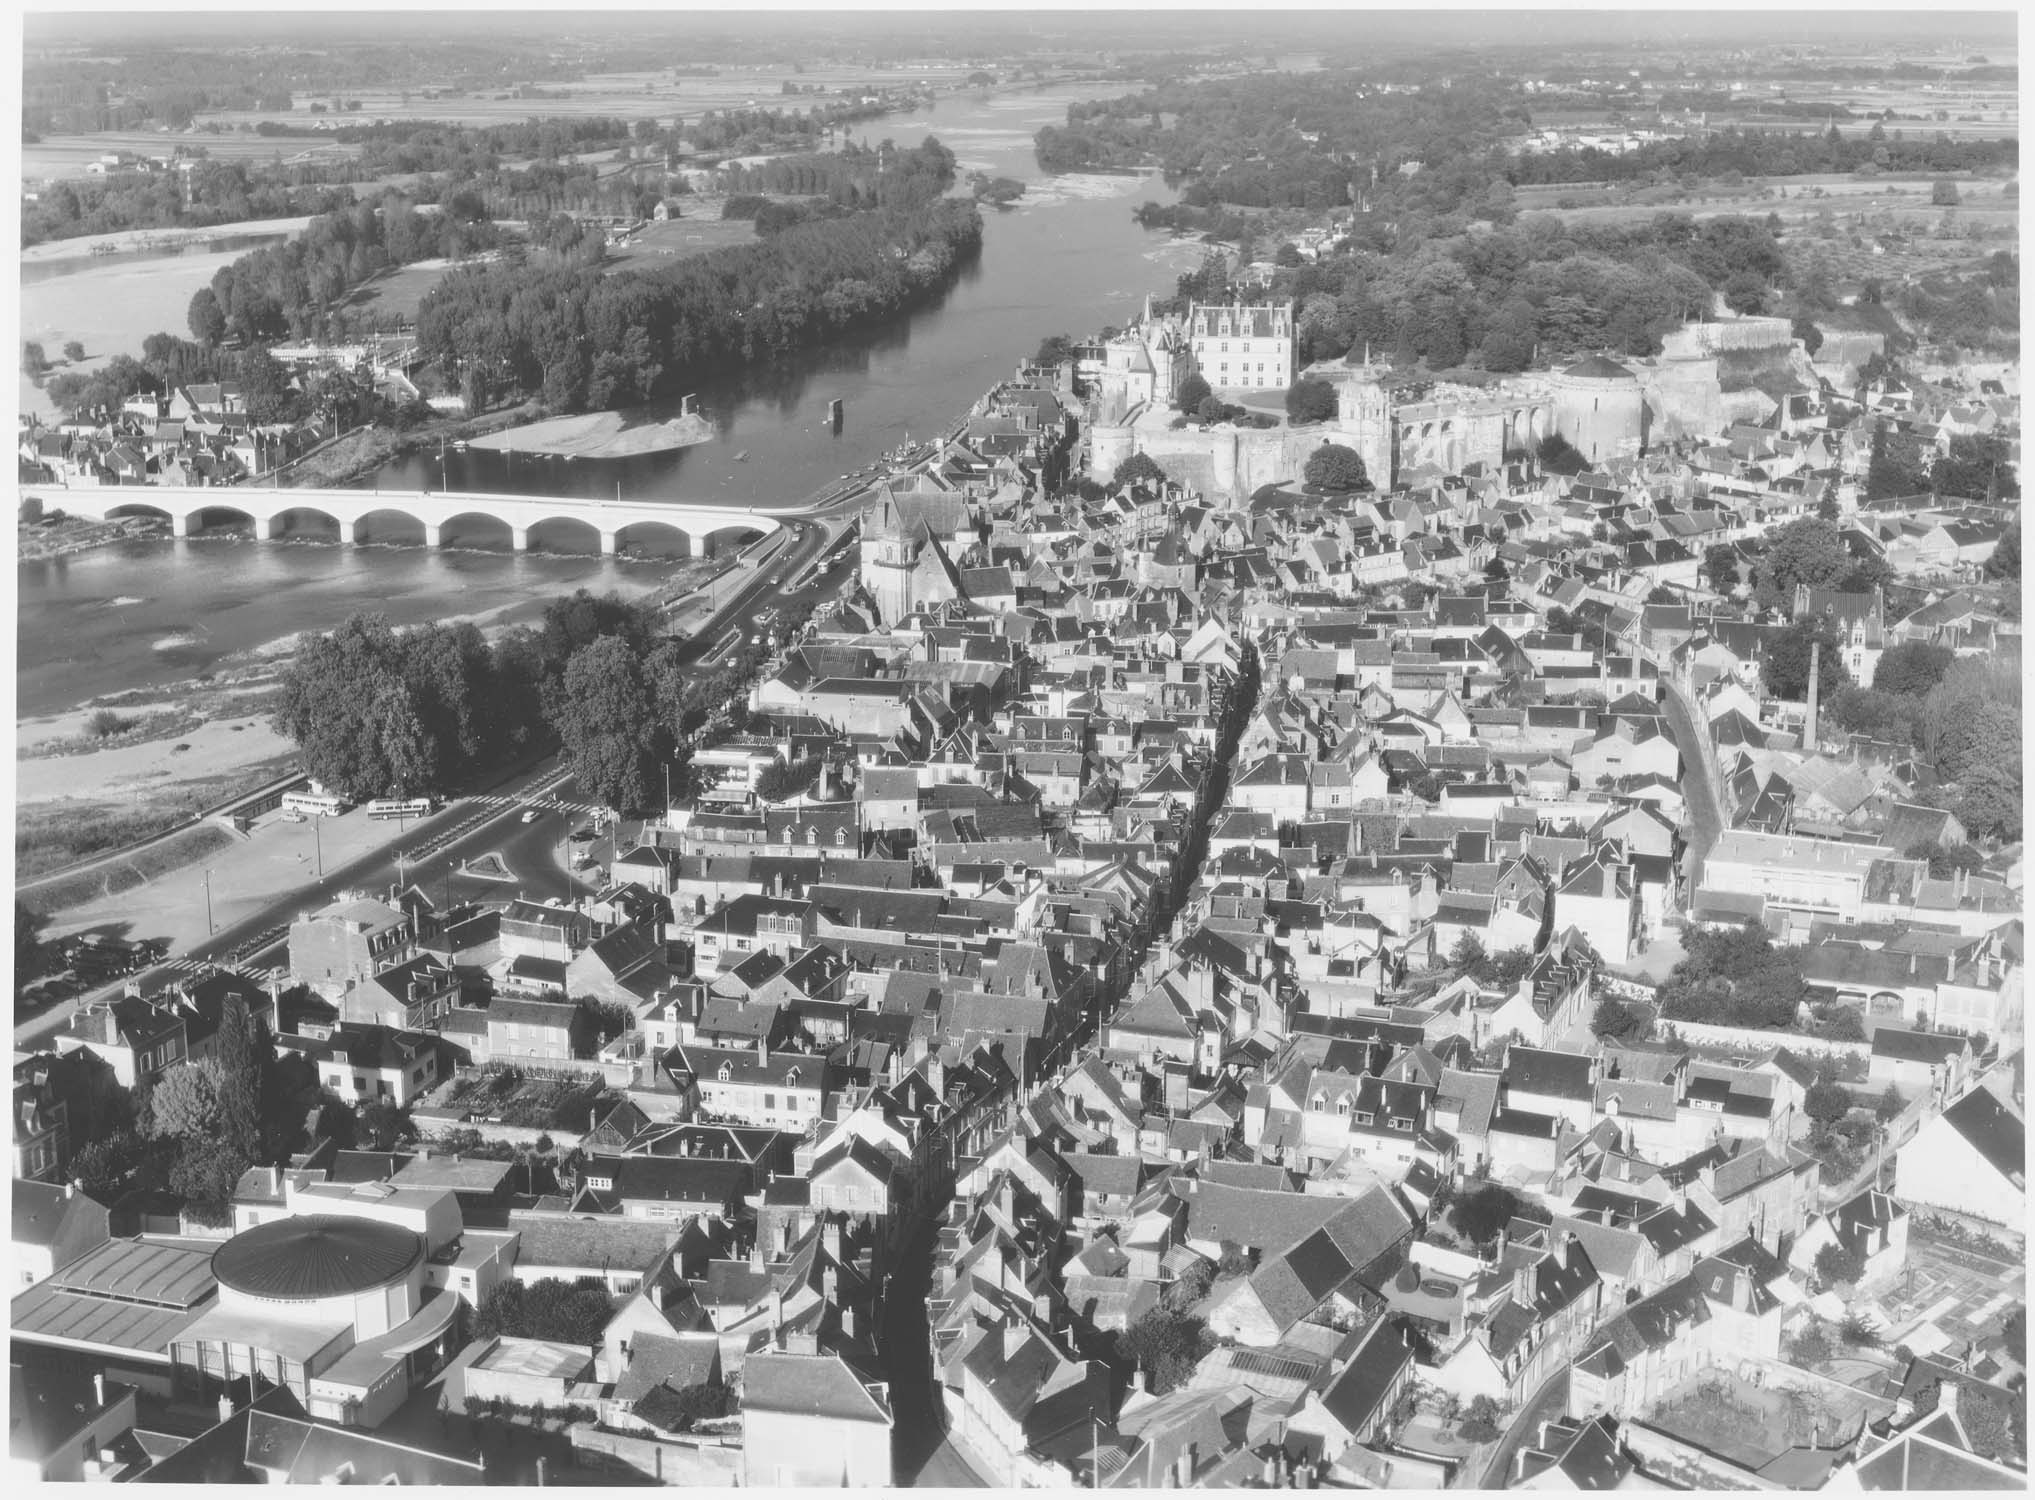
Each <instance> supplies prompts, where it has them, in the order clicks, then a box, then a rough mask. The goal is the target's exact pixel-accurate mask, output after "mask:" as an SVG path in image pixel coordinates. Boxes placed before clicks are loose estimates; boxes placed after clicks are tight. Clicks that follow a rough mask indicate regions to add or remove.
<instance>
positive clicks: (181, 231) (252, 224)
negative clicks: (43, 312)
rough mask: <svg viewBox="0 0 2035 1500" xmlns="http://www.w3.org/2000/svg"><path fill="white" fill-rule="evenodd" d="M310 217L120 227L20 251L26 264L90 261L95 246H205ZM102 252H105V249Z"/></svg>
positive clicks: (297, 226)
mask: <svg viewBox="0 0 2035 1500" xmlns="http://www.w3.org/2000/svg"><path fill="white" fill-rule="evenodd" d="M310 222H311V219H310V216H309V215H308V214H307V215H303V216H300V217H298V218H293V219H234V220H231V221H229V222H227V223H224V224H212V225H208V226H205V227H202V228H200V227H198V226H194V225H172V226H168V227H165V228H161V229H117V230H115V231H114V232H113V233H111V234H81V235H73V236H71V237H70V238H69V239H63V240H44V241H43V242H42V243H41V244H40V245H30V246H29V247H28V248H27V249H26V250H23V251H22V252H21V262H22V264H23V265H41V264H45V263H47V262H49V261H59V260H73V259H79V260H89V259H91V258H92V257H93V249H92V247H93V246H95V245H111V246H112V247H113V248H114V249H115V250H118V251H132V250H168V249H171V248H174V247H176V246H180V245H202V244H204V243H205V242H206V241H208V240H223V239H229V238H232V237H234V236H237V235H243V234H302V233H303V232H304V228H305V226H306V225H308V224H309V223H310ZM102 253H103V252H102Z"/></svg>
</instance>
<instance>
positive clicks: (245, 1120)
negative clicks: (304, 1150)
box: [213, 995, 271, 1161]
mask: <svg viewBox="0 0 2035 1500" xmlns="http://www.w3.org/2000/svg"><path fill="white" fill-rule="evenodd" d="M270 1052H271V1049H270V1046H269V1040H268V1033H267V1028H266V1027H265V1026H264V1025H263V1024H262V1022H261V1021H260V1020H259V1019H258V1018H257V1017H255V1016H254V1015H253V1014H252V1013H250V1012H249V1010H248V1008H247V1001H246V1000H244V999H243V998H241V997H240V996H239V995H228V996H227V997H226V999H225V1000H224V1002H223V1003H222V1005H221V1007H220V1014H219V1034H218V1037H217V1039H216V1045H215V1051H214V1053H213V1060H214V1061H215V1062H216V1063H217V1064H218V1068H219V1078H218V1101H219V1123H220V1130H221V1133H222V1135H223V1136H224V1138H225V1140H226V1141H227V1142H228V1143H229V1144H230V1145H232V1147H233V1148H234V1149H235V1150H236V1151H238V1152H239V1153H240V1154H241V1155H242V1156H244V1157H247V1158H248V1159H249V1160H250V1161H253V1160H257V1159H259V1157H260V1155H261V1125H262V1113H261V1089H262V1074H263V1071H264V1069H265V1067H266V1065H267V1063H268V1061H269V1058H270Z"/></svg>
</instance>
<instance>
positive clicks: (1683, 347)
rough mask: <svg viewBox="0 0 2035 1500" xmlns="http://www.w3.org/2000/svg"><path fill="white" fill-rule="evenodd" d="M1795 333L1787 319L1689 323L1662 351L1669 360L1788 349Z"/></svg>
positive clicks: (1668, 339)
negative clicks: (1756, 350)
mask: <svg viewBox="0 0 2035 1500" xmlns="http://www.w3.org/2000/svg"><path fill="white" fill-rule="evenodd" d="M1793 336H1794V335H1793V334H1792V333H1791V332H1790V325H1789V323H1788V320H1787V319H1786V318H1733V319H1731V320H1730V321H1728V322H1722V323H1687V324H1684V325H1683V326H1682V327H1680V328H1677V329H1676V330H1675V331H1674V332H1673V333H1670V334H1668V335H1667V336H1666V337H1665V338H1663V339H1662V340H1661V354H1662V356H1663V357H1664V358H1667V359H1701V358H1703V357H1704V356H1705V355H1710V354H1721V353H1723V352H1724V351H1725V350H1727V349H1773V348H1786V347H1787V344H1788V341H1789V339H1791V338H1792V337H1793Z"/></svg>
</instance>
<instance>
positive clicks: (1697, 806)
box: [1662, 686, 1724, 894]
mask: <svg viewBox="0 0 2035 1500" xmlns="http://www.w3.org/2000/svg"><path fill="white" fill-rule="evenodd" d="M1662 708H1663V709H1664V710H1665V711H1666V714H1667V720H1668V729H1669V730H1670V732H1671V733H1672V734H1673V735H1674V740H1675V744H1676V745H1677V746H1678V747H1679V748H1680V749H1681V752H1682V801H1683V803H1684V805H1685V806H1686V807H1687V809H1688V822H1689V835H1688V837H1689V852H1688V856H1687V858H1688V865H1689V872H1688V873H1689V881H1688V887H1687V888H1688V890H1689V892H1690V893H1691V894H1693V893H1694V892H1695V890H1696V887H1697V886H1698V885H1700V884H1701V883H1702V878H1703V861H1704V860H1705V859H1707V858H1708V857H1709V854H1710V848H1711V846H1712V845H1713V844H1715V843H1716V842H1717V836H1718V834H1720V833H1722V832H1723V831H1724V814H1723V811H1722V809H1721V808H1719V806H1718V803H1717V788H1716V787H1715V786H1713V785H1711V782H1710V776H1709V772H1708V771H1707V770H1705V768H1704V767H1705V761H1704V757H1703V750H1702V740H1701V738H1700V736H1701V734H1702V731H1701V730H1700V729H1698V728H1697V727H1696V722H1695V719H1694V717H1693V713H1692V709H1691V706H1690V704H1689V702H1688V700H1687V698H1685V697H1684V696H1683V694H1682V690H1681V689H1680V688H1677V687H1673V686H1670V687H1669V688H1668V689H1667V696H1666V698H1665V699H1664V700H1662Z"/></svg>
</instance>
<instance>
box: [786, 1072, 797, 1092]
mask: <svg viewBox="0 0 2035 1500" xmlns="http://www.w3.org/2000/svg"><path fill="white" fill-rule="evenodd" d="M784 1086H785V1087H786V1088H793V1089H795V1088H797V1087H798V1069H797V1068H788V1069H786V1070H785V1075H784Z"/></svg>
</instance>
